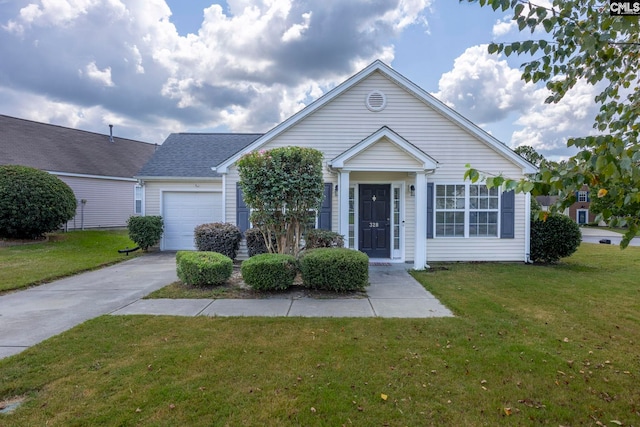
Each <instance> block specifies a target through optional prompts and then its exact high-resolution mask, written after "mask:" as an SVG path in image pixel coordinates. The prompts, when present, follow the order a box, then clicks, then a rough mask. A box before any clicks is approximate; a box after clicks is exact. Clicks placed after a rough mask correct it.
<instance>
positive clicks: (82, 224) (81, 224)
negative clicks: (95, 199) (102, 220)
mask: <svg viewBox="0 0 640 427" xmlns="http://www.w3.org/2000/svg"><path fill="white" fill-rule="evenodd" d="M86 204H87V199H82V200H80V229H81V230H82V231H84V205H86Z"/></svg>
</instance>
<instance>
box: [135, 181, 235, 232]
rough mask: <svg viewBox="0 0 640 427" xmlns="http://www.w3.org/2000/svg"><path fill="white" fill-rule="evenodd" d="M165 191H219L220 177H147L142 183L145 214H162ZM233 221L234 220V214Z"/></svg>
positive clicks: (220, 187) (220, 185)
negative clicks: (161, 179)
mask: <svg viewBox="0 0 640 427" xmlns="http://www.w3.org/2000/svg"><path fill="white" fill-rule="evenodd" d="M165 191H184V192H221V191H222V179H219V180H216V181H212V180H198V179H197V178H194V179H190V180H188V181H187V180H184V181H150V180H148V179H147V180H145V184H144V195H145V203H146V204H145V215H162V206H161V194H162V192H165ZM227 206H228V205H227ZM233 222H235V215H234V221H233Z"/></svg>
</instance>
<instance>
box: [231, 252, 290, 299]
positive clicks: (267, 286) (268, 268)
mask: <svg viewBox="0 0 640 427" xmlns="http://www.w3.org/2000/svg"><path fill="white" fill-rule="evenodd" d="M240 271H241V272H242V278H243V279H244V281H245V283H246V284H247V285H249V286H251V287H252V288H253V289H255V290H257V291H280V290H285V289H288V288H289V287H291V285H293V279H295V278H296V274H297V273H298V264H297V262H296V259H295V257H294V256H293V255H286V254H258V255H255V256H253V257H251V258H249V259H248V260H246V261H243V262H242V266H241V267H240Z"/></svg>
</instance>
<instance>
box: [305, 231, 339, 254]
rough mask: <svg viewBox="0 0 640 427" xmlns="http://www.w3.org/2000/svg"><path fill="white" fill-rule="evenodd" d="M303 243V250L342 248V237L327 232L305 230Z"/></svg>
mask: <svg viewBox="0 0 640 427" xmlns="http://www.w3.org/2000/svg"><path fill="white" fill-rule="evenodd" d="M304 242H305V249H316V248H342V247H344V237H342V234H338V233H336V232H333V231H329V230H318V229H312V230H307V232H306V233H305V235H304Z"/></svg>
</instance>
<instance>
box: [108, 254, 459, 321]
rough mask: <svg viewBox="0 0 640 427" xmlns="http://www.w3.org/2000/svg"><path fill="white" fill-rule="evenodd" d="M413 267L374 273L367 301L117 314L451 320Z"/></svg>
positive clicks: (174, 305) (224, 302) (206, 302)
mask: <svg viewBox="0 0 640 427" xmlns="http://www.w3.org/2000/svg"><path fill="white" fill-rule="evenodd" d="M407 268H409V267H408V266H406V265H404V264H390V265H388V266H371V267H369V282H370V286H369V287H367V289H366V297H353V298H348V297H345V298H335V299H328V298H327V299H324V298H310V297H299V296H297V294H293V296H291V295H287V294H283V295H281V296H275V297H270V298H265V299H215V300H213V299H146V300H144V299H141V300H138V301H135V302H134V303H132V304H131V305H128V306H127V307H124V308H122V309H120V310H117V311H115V312H114V313H113V314H115V315H118V314H155V315H161V314H168V315H173V316H286V317H296V316H298V317H403V318H426V317H445V316H452V313H451V312H450V311H449V309H447V308H446V307H444V306H443V305H442V304H441V303H440V301H438V300H437V299H436V298H435V297H434V296H433V295H432V294H431V293H430V292H428V291H427V290H425V289H424V287H423V286H422V285H421V284H420V283H418V282H417V281H416V280H415V279H414V278H413V277H411V276H410V275H409V274H408V273H407Z"/></svg>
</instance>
